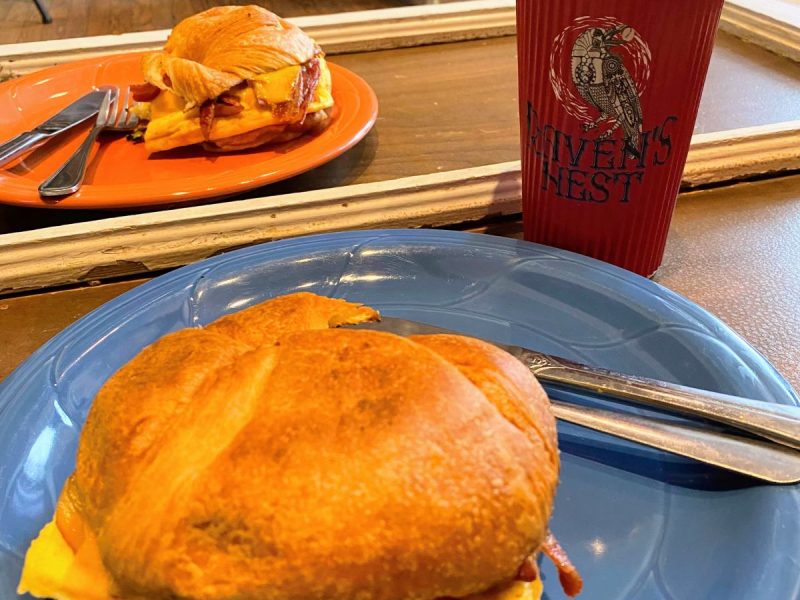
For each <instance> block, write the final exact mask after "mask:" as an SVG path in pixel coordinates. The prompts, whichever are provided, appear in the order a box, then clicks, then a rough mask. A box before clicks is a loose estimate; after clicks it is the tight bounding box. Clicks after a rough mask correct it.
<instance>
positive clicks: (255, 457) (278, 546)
mask: <svg viewBox="0 0 800 600" xmlns="http://www.w3.org/2000/svg"><path fill="white" fill-rule="evenodd" d="M376 317H377V313H375V312H374V311H372V310H371V309H369V308H367V307H363V306H359V305H354V304H350V303H346V302H344V301H341V300H331V299H327V298H321V297H318V296H313V295H310V294H293V295H289V296H284V297H280V298H276V299H273V300H270V301H268V302H266V303H263V304H260V305H257V306H254V307H252V308H250V309H247V310H244V311H242V312H240V313H236V314H233V315H229V316H227V317H224V318H222V319H220V320H218V321H216V322H215V323H213V324H212V325H210V326H208V327H206V328H205V329H193V330H187V331H183V332H178V333H175V334H171V335H170V336H167V337H166V338H164V339H163V340H161V341H159V342H157V343H156V344H154V345H153V346H151V347H150V348H148V349H146V350H144V351H143V352H142V353H141V354H140V355H139V356H138V357H136V358H135V359H134V360H133V361H131V363H129V364H128V365H127V366H126V367H124V368H123V369H121V370H120V371H119V372H118V373H117V374H116V375H115V376H114V377H113V378H112V379H111V380H110V381H109V382H108V383H107V384H106V385H105V386H104V388H103V390H102V391H101V392H100V394H99V395H98V397H97V398H96V400H95V403H94V405H93V407H92V410H91V411H90V414H89V417H88V419H87V425H86V429H85V432H84V434H83V435H82V438H81V445H80V451H79V460H78V468H77V470H76V473H75V475H74V476H73V477H72V478H71V479H70V482H69V486H68V487H69V488H70V490H71V491H70V492H65V494H64V495H63V496H62V501H66V499H67V498H74V497H77V498H80V501H79V502H77V504H79V505H80V507H79V510H80V511H82V512H84V514H85V519H86V521H87V522H88V523H90V525H91V527H92V529H93V531H94V532H95V533H96V534H97V537H98V542H99V545H100V550H101V554H102V556H103V561H104V563H105V565H106V567H107V568H108V569H109V571H110V573H111V574H112V577H113V579H114V580H115V583H116V586H117V587H118V590H117V591H118V592H119V597H120V598H130V599H132V598H139V597H147V598H150V599H155V598H168V597H169V598H173V597H186V598H193V599H197V600H200V599H208V600H212V599H214V600H222V599H234V598H235V599H237V600H248V599H253V600H255V599H259V600H345V599H351V598H365V599H370V600H400V599H412V600H413V599H420V600H427V599H432V598H439V597H443V596H449V597H460V596H466V595H468V594H471V593H475V592H479V591H482V590H484V589H486V588H487V587H489V586H491V585H494V584H498V583H502V582H507V581H510V580H511V579H512V578H513V577H514V575H515V574H516V571H517V568H518V567H519V565H520V564H521V562H522V561H523V560H524V559H525V557H526V556H528V555H529V554H530V553H531V552H532V551H533V550H535V549H537V548H538V547H539V546H540V545H541V543H542V541H543V540H544V537H545V535H546V528H547V522H548V520H549V516H550V510H551V506H552V498H553V493H554V490H555V486H556V481H557V477H558V455H557V451H556V449H555V438H554V426H553V418H552V415H551V414H550V413H549V409H548V404H547V399H546V396H545V395H544V393H543V392H542V390H541V387H539V386H538V384H537V383H536V381H535V379H534V378H533V377H532V376H530V374H527V375H525V373H527V371H526V370H525V369H524V368H519V365H518V363H516V362H515V361H514V359H513V358H511V357H509V356H508V355H506V354H505V353H503V352H502V351H500V350H497V349H496V348H494V347H493V346H490V345H488V344H485V343H482V342H476V341H475V340H470V339H468V338H462V337H459V336H432V337H420V338H414V339H408V338H401V337H398V336H394V335H391V334H386V333H379V332H374V331H366V330H363V331H362V330H329V329H328V327H331V326H336V325H340V324H343V323H350V322H360V321H364V320H371V319H374V318H376ZM159 403H160V404H161V405H160V407H157V405H158V404H159Z"/></svg>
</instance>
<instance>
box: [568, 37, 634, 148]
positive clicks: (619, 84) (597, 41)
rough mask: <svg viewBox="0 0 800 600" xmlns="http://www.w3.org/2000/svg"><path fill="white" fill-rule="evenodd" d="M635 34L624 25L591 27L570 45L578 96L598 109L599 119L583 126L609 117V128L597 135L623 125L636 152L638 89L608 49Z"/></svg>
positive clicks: (608, 134)
mask: <svg viewBox="0 0 800 600" xmlns="http://www.w3.org/2000/svg"><path fill="white" fill-rule="evenodd" d="M618 35H620V36H621V38H622V39H618V38H617V36H618ZM634 35H635V32H634V30H633V29H632V28H630V27H628V26H626V25H619V26H618V27H613V28H611V29H605V30H604V29H600V28H597V27H593V28H591V29H588V30H586V31H585V32H583V33H582V34H581V35H580V36H579V37H578V39H577V40H576V41H575V45H574V46H573V47H572V80H573V82H574V83H575V87H577V88H578V92H579V93H580V95H581V97H582V98H583V99H584V100H586V102H588V103H589V104H590V105H591V106H593V107H594V108H596V109H597V110H598V111H599V112H600V117H599V118H598V119H596V120H595V121H591V122H589V123H584V125H583V128H584V130H586V131H589V130H590V129H594V128H595V127H597V126H599V125H600V124H601V123H603V122H604V121H611V122H612V126H611V128H610V129H608V130H607V131H606V132H605V133H603V134H602V135H601V136H600V139H608V138H609V137H611V134H613V133H614V132H615V131H616V130H617V129H618V128H619V127H622V130H623V131H624V133H625V140H626V142H627V146H628V151H629V153H631V154H636V155H638V154H639V153H640V152H641V144H642V105H641V103H640V102H639V91H638V89H637V88H636V83H635V82H634V80H633V78H632V77H631V75H630V73H628V70H627V69H626V68H625V65H624V64H623V61H622V58H621V57H620V56H618V55H617V54H614V53H613V52H610V51H609V48H611V47H613V46H618V45H621V44H624V43H626V42H629V41H630V40H631V39H633V36H634Z"/></svg>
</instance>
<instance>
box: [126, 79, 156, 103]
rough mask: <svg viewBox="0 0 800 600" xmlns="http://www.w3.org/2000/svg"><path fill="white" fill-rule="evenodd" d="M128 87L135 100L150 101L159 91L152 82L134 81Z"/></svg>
mask: <svg viewBox="0 0 800 600" xmlns="http://www.w3.org/2000/svg"><path fill="white" fill-rule="evenodd" d="M129 87H130V90H131V94H132V95H133V99H134V100H136V102H150V101H152V100H155V99H156V97H157V96H158V95H159V94H160V93H161V90H160V89H158V88H157V87H156V86H154V85H153V84H152V83H134V84H131V85H130V86H129Z"/></svg>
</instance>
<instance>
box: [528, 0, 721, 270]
mask: <svg viewBox="0 0 800 600" xmlns="http://www.w3.org/2000/svg"><path fill="white" fill-rule="evenodd" d="M721 10H722V0H669V1H665V0H608V1H603V2H598V1H597V0H563V1H559V2H552V1H551V0H517V45H518V53H519V100H520V125H521V128H520V129H521V137H522V200H523V204H522V210H523V220H524V224H525V239H527V240H530V241H533V242H539V243H542V244H548V245H551V246H557V247H560V248H565V249H567V250H573V251H575V252H580V253H582V254H586V255H589V256H593V257H595V258H599V259H601V260H605V261H607V262H611V263H614V264H616V265H619V266H621V267H623V268H625V269H629V270H631V271H634V272H636V273H639V274H641V275H646V276H649V275H652V274H653V273H654V272H655V270H656V269H657V268H658V267H659V265H660V264H661V260H662V257H663V254H664V246H665V244H666V239H667V230H668V229H669V223H670V219H671V218H672V212H673V209H674V208H675V199H676V198H677V195H678V190H679V187H680V182H681V174H682V173H683V167H684V164H685V162H686V154H687V152H688V151H689V143H690V141H691V137H692V131H693V129H694V122H695V119H696V118H697V109H698V106H699V104H700V94H701V93H702V90H703V83H704V81H705V77H706V72H707V71H708V63H709V60H710V58H711V50H712V48H713V45H714V35H715V33H716V29H717V24H718V22H719V16H720V12H721Z"/></svg>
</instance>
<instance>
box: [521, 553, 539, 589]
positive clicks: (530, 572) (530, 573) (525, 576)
mask: <svg viewBox="0 0 800 600" xmlns="http://www.w3.org/2000/svg"><path fill="white" fill-rule="evenodd" d="M516 579H517V581H527V582H531V581H536V580H537V579H539V565H537V564H536V559H535V558H534V557H533V555H531V556H529V557H528V558H526V559H525V560H523V561H522V564H521V565H520V566H519V569H518V570H517V578H516Z"/></svg>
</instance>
